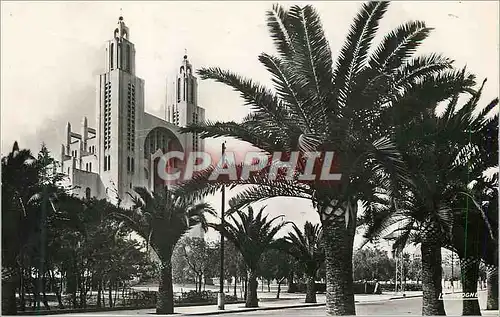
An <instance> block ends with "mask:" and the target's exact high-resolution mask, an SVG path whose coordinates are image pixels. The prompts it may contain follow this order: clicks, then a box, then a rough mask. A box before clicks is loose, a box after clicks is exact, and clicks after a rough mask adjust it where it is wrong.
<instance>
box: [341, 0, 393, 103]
mask: <svg viewBox="0 0 500 317" xmlns="http://www.w3.org/2000/svg"><path fill="white" fill-rule="evenodd" d="M388 5H389V4H388V2H385V1H370V2H369V3H365V4H363V5H362V7H361V9H360V11H359V12H358V14H357V15H356V17H355V18H354V22H353V24H352V25H351V29H350V31H349V34H348V36H347V39H346V41H345V43H344V45H343V47H342V49H341V50H340V55H339V58H338V60H337V65H336V68H335V71H334V83H335V88H334V92H335V95H336V97H337V102H336V109H341V108H343V107H345V106H346V103H347V99H348V96H349V94H350V92H351V89H352V85H353V82H354V78H355V77H356V76H357V74H358V72H359V71H360V70H361V69H362V67H363V66H364V62H365V59H366V56H367V54H368V49H369V46H370V43H371V41H372V40H373V38H374V36H375V33H376V31H377V29H378V24H379V21H380V19H381V18H382V17H383V15H384V13H385V12H386V10H387V7H388ZM331 110H332V111H335V109H331Z"/></svg>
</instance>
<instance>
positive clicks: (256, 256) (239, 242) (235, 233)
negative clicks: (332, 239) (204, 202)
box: [210, 207, 286, 307]
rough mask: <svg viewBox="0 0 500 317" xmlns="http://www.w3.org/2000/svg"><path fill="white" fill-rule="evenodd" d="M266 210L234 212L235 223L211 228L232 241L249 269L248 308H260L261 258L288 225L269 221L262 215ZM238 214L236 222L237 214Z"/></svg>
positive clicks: (250, 208) (233, 221)
mask: <svg viewBox="0 0 500 317" xmlns="http://www.w3.org/2000/svg"><path fill="white" fill-rule="evenodd" d="M264 209H265V207H262V208H261V209H260V210H259V212H258V213H254V211H253V208H252V207H248V213H247V214H246V213H244V212H243V211H241V210H240V209H238V210H236V211H234V212H233V213H232V214H231V215H230V216H229V217H230V219H231V220H232V223H230V222H226V221H224V223H223V224H210V226H211V227H212V228H214V229H216V230H217V231H219V232H222V234H223V236H224V237H225V238H226V239H228V240H230V241H231V242H232V243H233V244H234V246H235V247H236V248H237V249H238V250H239V251H240V253H241V256H242V258H243V261H244V262H245V264H246V267H247V270H248V288H247V296H246V302H245V307H258V305H259V303H258V299H257V275H258V265H259V261H260V258H261V256H262V254H263V253H264V251H266V250H267V249H271V248H273V247H274V246H273V244H274V243H276V242H275V241H274V237H275V236H276V234H277V233H278V231H280V230H281V228H283V226H284V225H285V224H286V222H281V223H278V224H275V222H276V221H277V220H278V219H280V218H281V217H282V216H277V217H274V218H272V219H268V216H267V215H263V213H262V212H263V211H264ZM235 213H236V214H237V215H238V218H239V219H237V218H236V217H235V215H234V214H235Z"/></svg>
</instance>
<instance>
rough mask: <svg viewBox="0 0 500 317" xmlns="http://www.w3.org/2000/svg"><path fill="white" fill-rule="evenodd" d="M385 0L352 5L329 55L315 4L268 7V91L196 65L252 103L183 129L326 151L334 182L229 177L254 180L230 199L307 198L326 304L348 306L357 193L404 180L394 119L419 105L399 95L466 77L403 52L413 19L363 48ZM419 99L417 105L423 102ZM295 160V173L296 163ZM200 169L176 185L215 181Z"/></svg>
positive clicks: (415, 39) (424, 32)
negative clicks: (317, 230)
mask: <svg viewBox="0 0 500 317" xmlns="http://www.w3.org/2000/svg"><path fill="white" fill-rule="evenodd" d="M387 8H388V3H387V2H374V1H373V2H369V3H365V4H363V5H362V7H361V9H360V11H359V12H358V14H357V16H356V17H355V19H354V22H353V24H352V26H351V29H350V31H349V34H348V36H347V39H346V41H345V43H344V45H343V47H342V49H341V50H340V52H339V55H338V58H337V61H336V63H334V61H333V58H332V52H331V50H330V47H329V44H328V41H327V39H326V38H325V34H324V32H323V29H322V26H321V21H320V19H319V16H318V14H317V12H316V11H315V10H314V8H313V7H312V6H310V5H308V6H305V7H301V6H293V7H291V8H290V9H289V10H287V9H285V8H283V7H281V6H278V5H276V6H273V8H272V10H270V11H268V12H267V24H268V27H269V31H270V33H271V37H272V39H273V41H274V44H275V46H276V49H277V51H278V54H279V56H272V55H269V54H265V53H263V54H261V55H260V56H259V60H260V62H261V63H262V64H263V65H264V67H266V69H267V70H268V71H269V72H270V73H271V75H272V77H273V83H274V88H275V91H276V93H274V92H272V91H271V90H269V89H267V88H266V87H263V86H261V85H259V84H257V83H255V82H253V81H252V80H250V79H246V78H243V77H241V76H238V75H236V74H234V73H232V72H230V71H225V70H221V69H219V68H203V69H201V70H200V71H199V72H198V73H199V74H200V76H201V77H202V78H203V79H213V80H215V81H218V82H221V83H224V84H226V85H228V86H230V87H232V88H233V89H234V90H236V91H238V92H240V93H241V96H242V98H243V99H244V101H245V105H248V106H250V107H251V108H252V109H253V110H254V112H253V113H252V114H250V115H249V116H247V117H246V118H244V120H243V122H241V123H237V122H204V123H199V124H193V125H190V126H189V127H187V128H184V129H182V131H183V132H195V133H199V135H200V136H202V137H218V136H231V137H235V138H237V139H239V140H243V141H247V142H249V143H250V144H252V145H254V146H255V147H257V148H259V149H261V150H262V151H264V152H265V153H268V154H270V155H271V154H272V153H274V152H283V151H285V152H289V151H301V152H302V153H304V152H314V151H320V152H324V151H334V153H335V155H336V156H337V162H338V170H339V171H340V172H341V173H342V178H341V180H340V181H339V182H336V183H325V182H320V181H311V182H308V183H304V182H302V181H301V180H299V179H298V176H297V175H295V178H294V179H293V180H283V179H278V180H276V181H271V180H268V179H267V178H266V177H263V176H262V175H259V174H258V173H256V174H255V175H253V176H252V177H250V179H248V180H241V181H239V182H235V183H236V184H254V185H257V186H254V187H251V188H249V189H246V190H245V191H243V192H242V193H241V194H240V195H238V196H236V197H235V199H234V200H233V207H234V208H238V207H242V206H245V205H247V204H249V203H251V202H254V201H257V200H261V199H266V198H270V197H278V196H293V197H300V198H305V199H309V200H312V201H313V203H314V205H315V207H316V209H317V212H318V213H319V215H320V219H321V223H322V227H323V232H324V233H323V234H324V238H325V252H326V272H327V273H326V280H327V311H328V313H330V314H336V315H345V314H346V315H353V314H355V306H354V292H353V286H352V284H353V283H352V261H351V259H352V253H353V241H354V233H355V228H356V214H357V209H358V201H359V200H363V199H365V200H366V199H369V198H368V197H370V196H372V195H373V190H374V188H375V187H376V186H378V185H377V184H379V183H384V182H392V183H397V182H399V181H404V180H406V178H405V177H404V174H405V173H404V168H403V166H402V160H401V157H400V154H399V153H398V151H397V149H396V146H395V144H394V142H393V141H392V140H391V138H392V132H393V125H394V124H395V122H398V123H404V122H407V121H409V120H411V119H412V118H413V116H415V115H416V114H418V113H420V112H421V111H422V104H421V103H414V104H413V105H412V106H413V107H409V106H405V105H406V104H408V102H405V101H406V100H407V99H408V98H410V99H413V100H414V99H415V96H424V97H425V96H432V97H433V98H435V99H436V101H441V100H445V99H447V98H448V97H449V96H450V95H453V94H454V93H455V92H457V91H463V90H465V89H466V87H468V86H469V85H472V84H473V80H472V78H465V79H464V78H463V77H462V76H461V73H460V72H457V71H454V70H452V69H451V63H452V61H451V60H450V59H448V58H446V57H443V56H441V55H439V54H430V55H423V56H418V57H413V55H414V53H415V51H416V49H417V48H418V46H419V45H420V44H421V42H422V41H423V40H424V39H425V38H426V37H427V36H428V35H429V33H430V31H431V28H429V27H427V26H426V25H425V23H424V22H421V21H413V22H408V23H405V24H403V25H401V26H399V27H397V28H396V29H395V30H394V31H392V32H390V33H389V34H387V35H386V36H385V37H384V38H383V40H382V42H381V43H380V44H379V45H378V46H377V47H375V48H374V49H373V53H371V54H369V51H370V50H371V48H372V45H371V44H372V40H373V38H374V37H375V34H376V31H377V29H378V25H379V22H380V20H381V19H382V17H383V16H384V13H385V12H386V11H387ZM425 106H426V105H425ZM304 165H305V164H304V162H302V161H301V163H300V164H299V165H298V168H297V170H298V173H297V174H300V173H301V172H302V171H303V170H304V168H305V167H304ZM208 175H210V171H208V172H207V173H200V175H198V176H197V177H195V179H194V180H193V181H191V182H187V183H185V184H183V185H182V186H181V191H185V192H189V193H192V195H205V194H207V193H213V192H215V191H216V190H218V189H219V188H220V187H221V186H222V185H224V183H223V182H222V181H221V182H211V183H210V184H207V182H206V180H207V178H208Z"/></svg>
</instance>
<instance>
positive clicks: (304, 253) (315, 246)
mask: <svg viewBox="0 0 500 317" xmlns="http://www.w3.org/2000/svg"><path fill="white" fill-rule="evenodd" d="M292 226H293V227H292V228H293V230H292V231H291V232H289V233H288V235H287V236H286V237H285V239H284V240H283V242H284V243H283V246H282V249H283V250H285V251H286V252H288V253H289V254H290V255H291V256H293V257H294V258H295V259H296V260H297V261H298V262H299V263H300V264H302V265H303V267H304V271H305V273H306V275H307V292H306V303H316V289H315V286H316V275H317V272H318V269H319V267H320V266H321V263H323V262H324V261H325V252H324V249H323V245H322V238H323V233H322V229H321V225H320V224H316V225H313V224H312V223H310V222H309V221H306V223H305V224H304V230H303V231H301V230H300V229H299V227H297V226H296V225H295V224H292Z"/></svg>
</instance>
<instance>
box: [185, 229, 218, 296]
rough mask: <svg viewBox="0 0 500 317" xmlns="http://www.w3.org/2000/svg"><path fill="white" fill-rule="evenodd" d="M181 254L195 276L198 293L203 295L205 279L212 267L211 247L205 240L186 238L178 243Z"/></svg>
mask: <svg viewBox="0 0 500 317" xmlns="http://www.w3.org/2000/svg"><path fill="white" fill-rule="evenodd" d="M178 246H179V251H180V252H179V253H180V256H182V257H183V258H184V260H185V263H186V264H187V268H188V270H189V271H190V273H191V274H193V275H194V280H195V284H196V286H197V288H196V291H198V292H200V293H201V285H202V283H203V277H204V276H206V275H207V273H208V271H209V268H210V265H211V264H212V263H211V262H210V260H211V258H210V247H209V245H208V244H207V242H206V241H205V239H203V238H190V237H185V238H183V239H182V240H181V241H179V243H178Z"/></svg>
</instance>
